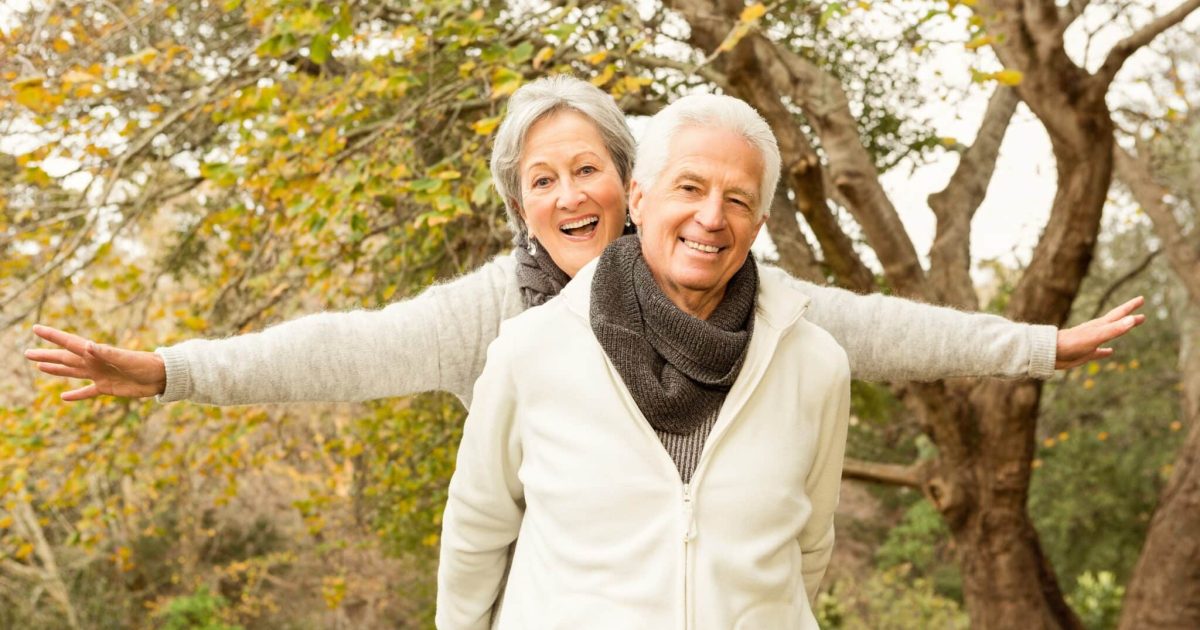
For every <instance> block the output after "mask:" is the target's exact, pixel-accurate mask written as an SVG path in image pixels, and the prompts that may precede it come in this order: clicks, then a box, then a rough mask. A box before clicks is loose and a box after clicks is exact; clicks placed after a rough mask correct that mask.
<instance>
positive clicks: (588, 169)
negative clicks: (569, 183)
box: [579, 166, 596, 175]
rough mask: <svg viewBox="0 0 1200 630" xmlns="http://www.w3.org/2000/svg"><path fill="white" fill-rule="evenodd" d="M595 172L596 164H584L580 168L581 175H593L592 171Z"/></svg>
mask: <svg viewBox="0 0 1200 630" xmlns="http://www.w3.org/2000/svg"><path fill="white" fill-rule="evenodd" d="M595 172H596V167H595V166H584V167H583V168H580V169H579V174H580V175H591V174H592V173H595Z"/></svg>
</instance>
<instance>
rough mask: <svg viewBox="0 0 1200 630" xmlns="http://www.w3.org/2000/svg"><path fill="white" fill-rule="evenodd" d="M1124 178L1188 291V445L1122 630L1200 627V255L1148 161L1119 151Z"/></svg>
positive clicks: (1184, 323) (1183, 345) (1150, 533)
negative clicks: (1198, 535)
mask: <svg viewBox="0 0 1200 630" xmlns="http://www.w3.org/2000/svg"><path fill="white" fill-rule="evenodd" d="M1114 158H1115V162H1116V171H1117V175H1118V177H1119V178H1120V180H1121V182H1122V183H1123V184H1125V186H1126V187H1127V188H1128V189H1129V190H1130V192H1131V193H1132V194H1133V197H1134V199H1135V200H1137V202H1138V204H1139V205H1140V206H1142V208H1143V209H1144V210H1145V211H1146V214H1147V215H1149V216H1150V219H1151V221H1152V224H1153V226H1154V232H1155V234H1157V235H1158V237H1159V238H1160V239H1161V240H1162V242H1163V249H1165V250H1166V254H1167V261H1168V263H1169V265H1170V267H1171V269H1172V270H1173V271H1174V272H1175V274H1176V275H1177V276H1178V277H1179V279H1180V281H1181V282H1182V283H1183V286H1184V289H1185V292H1186V293H1187V298H1188V299H1187V301H1186V305H1185V307H1184V312H1183V316H1182V317H1181V318H1180V348H1179V368H1180V370H1179V373H1180V374H1181V375H1182V378H1183V381H1182V383H1180V384H1181V385H1182V395H1181V400H1180V403H1181V405H1180V406H1181V408H1182V411H1183V417H1184V419H1185V421H1186V424H1187V426H1188V437H1187V439H1186V440H1185V441H1184V443H1183V446H1181V447H1180V449H1179V454H1178V455H1176V458H1175V463H1174V466H1173V471H1172V473H1171V478H1170V479H1169V480H1168V482H1167V486H1166V487H1165V488H1164V489H1163V492H1162V495H1161V496H1160V497H1159V500H1158V508H1157V509H1155V511H1154V517H1153V518H1152V519H1151V520H1150V528H1149V529H1148V530H1147V532H1146V542H1145V543H1144V545H1143V546H1142V553H1141V555H1140V556H1139V557H1138V562H1137V565H1136V566H1135V567H1134V569H1133V575H1132V576H1131V577H1130V579H1129V586H1128V590H1127V592H1126V595H1125V603H1124V607H1123V608H1122V611H1121V622H1120V626H1119V627H1120V628H1121V630H1133V629H1140V628H1180V629H1183V628H1198V627H1200V538H1197V536H1196V532H1200V253H1198V252H1197V249H1196V247H1195V245H1194V244H1193V240H1194V239H1192V238H1189V236H1194V235H1187V234H1185V233H1184V231H1183V226H1182V225H1180V223H1179V221H1178V220H1177V219H1176V218H1175V215H1174V213H1173V212H1172V209H1171V207H1170V206H1169V205H1168V204H1167V202H1166V201H1165V200H1164V199H1165V197H1166V195H1167V192H1168V191H1167V189H1166V188H1164V187H1163V186H1162V185H1161V184H1159V183H1158V182H1156V181H1155V179H1154V174H1153V170H1152V169H1151V167H1150V165H1149V164H1148V163H1147V162H1146V160H1145V159H1139V158H1138V157H1135V156H1133V155H1131V154H1130V153H1128V152H1126V151H1125V150H1124V149H1122V148H1120V147H1114Z"/></svg>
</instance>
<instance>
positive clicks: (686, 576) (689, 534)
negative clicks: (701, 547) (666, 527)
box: [681, 483, 696, 630]
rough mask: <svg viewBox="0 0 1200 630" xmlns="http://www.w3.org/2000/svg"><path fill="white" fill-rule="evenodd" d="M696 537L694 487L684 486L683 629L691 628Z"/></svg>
mask: <svg viewBox="0 0 1200 630" xmlns="http://www.w3.org/2000/svg"><path fill="white" fill-rule="evenodd" d="M695 537H696V520H695V518H693V507H692V487H691V484H686V483H685V484H683V610H682V611H681V613H682V618H683V628H684V630H687V629H688V628H690V627H691V625H692V624H691V615H689V614H688V612H689V609H688V601H689V592H688V588H689V587H690V586H691V575H692V554H691V542H692V539H693V538H695Z"/></svg>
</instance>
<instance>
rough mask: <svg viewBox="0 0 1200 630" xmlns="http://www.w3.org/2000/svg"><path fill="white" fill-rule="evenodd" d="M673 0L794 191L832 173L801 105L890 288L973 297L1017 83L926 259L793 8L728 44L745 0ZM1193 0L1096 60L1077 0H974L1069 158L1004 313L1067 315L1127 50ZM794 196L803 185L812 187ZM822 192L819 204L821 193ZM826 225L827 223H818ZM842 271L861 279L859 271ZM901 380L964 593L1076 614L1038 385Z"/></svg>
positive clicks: (989, 611) (1104, 180) (994, 616)
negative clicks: (1069, 43) (976, 240)
mask: <svg viewBox="0 0 1200 630" xmlns="http://www.w3.org/2000/svg"><path fill="white" fill-rule="evenodd" d="M668 4H669V5H670V6H672V7H674V8H676V9H678V10H679V11H680V12H681V13H682V14H683V15H684V16H685V17H686V19H687V20H688V22H689V25H690V26H691V35H690V38H689V41H690V42H691V43H692V44H693V45H695V46H696V47H698V48H700V49H701V50H718V49H725V50H728V54H727V55H724V56H722V57H719V58H718V59H717V60H716V61H715V63H714V68H715V69H716V70H717V71H719V72H721V76H722V78H723V79H724V81H725V83H726V84H727V85H728V87H729V90H730V91H731V92H732V93H734V94H736V95H738V96H740V97H742V98H744V99H746V100H747V101H749V102H751V103H752V104H754V105H755V106H756V107H757V108H759V110H760V111H762V112H764V113H766V115H767V116H768V118H769V120H770V122H771V123H772V126H773V127H774V128H775V129H776V131H777V133H778V134H779V135H780V136H781V139H782V140H781V145H784V147H785V154H784V163H785V165H786V166H785V168H786V169H787V170H786V171H785V173H786V175H787V177H786V181H787V184H788V185H789V186H790V187H791V188H792V189H793V191H797V190H801V191H803V190H806V188H805V183H806V182H807V183H808V186H809V188H808V189H811V187H812V185H813V184H815V183H817V182H820V183H822V184H824V182H825V181H826V178H825V177H815V176H812V175H810V176H809V177H808V178H807V179H805V178H804V175H805V173H807V172H808V171H809V170H810V169H813V168H814V167H815V166H816V165H817V164H819V163H820V162H821V161H820V160H814V159H813V157H812V155H811V150H810V149H809V148H808V147H810V146H811V144H810V143H808V142H804V141H802V140H801V139H800V138H796V139H795V140H792V139H791V138H789V135H791V136H795V135H796V134H797V133H798V131H791V130H793V129H795V130H798V129H799V128H800V123H799V121H798V120H797V117H796V114H795V113H792V112H791V111H789V110H788V109H787V108H786V106H785V104H786V103H791V104H792V105H793V106H794V107H796V108H797V109H798V110H799V114H800V115H802V116H803V121H804V122H806V123H808V124H809V125H811V127H812V129H813V131H814V133H815V135H816V137H817V138H818V139H819V140H820V146H821V148H822V150H823V153H824V164H822V166H823V167H824V168H826V169H827V170H828V178H827V179H828V181H830V182H831V183H832V184H833V186H832V189H831V190H829V191H828V193H829V195H828V196H830V197H836V198H837V199H838V200H839V201H840V202H842V203H843V204H844V206H845V208H846V209H847V210H848V211H849V212H850V214H851V215H852V216H853V217H854V219H855V221H856V222H857V223H858V225H859V226H860V227H861V228H862V231H863V234H864V236H865V238H866V240H867V242H868V243H869V244H870V246H871V249H872V250H873V251H874V253H875V255H876V256H877V257H878V259H879V260H880V262H881V264H882V266H883V270H884V277H885V279H886V281H887V282H888V284H889V285H890V287H891V288H892V289H893V290H894V291H895V292H897V293H899V294H901V295H906V296H909V297H915V298H919V299H925V300H934V299H938V300H942V301H946V302H949V303H951V304H954V305H956V306H961V307H975V306H976V303H975V299H974V297H973V296H974V294H973V289H972V287H971V285H970V281H969V275H968V273H967V271H968V268H969V267H968V262H969V259H968V258H967V256H966V255H965V254H966V252H967V251H968V240H967V238H968V232H967V230H966V229H964V228H965V226H967V225H969V222H970V217H971V215H972V213H973V212H974V209H975V208H976V207H977V206H978V203H979V200H981V199H982V191H983V190H985V189H986V183H987V182H988V181H989V180H990V176H991V166H992V165H993V164H994V160H995V153H996V151H997V149H998V147H999V139H1000V138H1001V137H1002V136H1003V129H1004V127H1005V126H1006V124H1007V120H1008V117H1009V116H1011V114H1012V111H1013V107H1014V106H1015V102H1014V101H1015V99H1014V98H1013V97H1012V95H1011V94H1008V93H1007V92H1008V90H1006V89H1002V88H1001V89H997V91H996V92H995V94H994V95H993V97H992V101H991V103H990V105H989V108H988V113H987V115H986V116H985V120H984V122H983V124H982V125H981V131H980V133H979V134H978V136H977V138H976V141H975V143H974V144H973V145H972V147H971V149H970V150H968V151H966V152H964V154H963V156H962V159H961V161H960V164H959V168H958V170H957V171H956V172H955V174H954V176H953V177H952V178H951V180H950V183H949V184H948V186H947V188H946V190H944V191H943V192H942V193H940V194H939V195H936V196H935V198H933V199H931V200H930V205H931V207H933V208H934V209H935V213H936V214H937V216H938V230H937V236H936V238H935V243H934V247H933V249H932V251H931V252H930V273H929V274H928V275H926V274H925V273H924V271H923V269H922V267H921V265H920V262H919V259H918V257H917V254H916V251H915V249H914V248H913V246H912V243H911V241H910V240H909V239H908V238H907V235H906V233H905V231H904V229H903V227H902V226H901V224H900V221H899V218H898V215H897V214H896V211H895V208H894V207H893V206H892V204H891V203H890V201H889V200H888V198H887V195H886V194H885V193H884V191H883V188H882V186H881V185H880V184H879V180H878V176H877V168H876V165H875V164H874V163H873V161H872V160H871V157H870V155H869V154H868V152H867V151H866V150H864V148H863V142H862V140H861V136H860V134H859V129H858V127H857V125H856V124H855V118H854V116H853V114H852V112H851V108H850V106H849V102H848V100H847V99H846V97H845V93H844V90H843V88H842V85H841V82H840V81H839V80H838V79H837V78H836V77H834V76H832V75H831V74H830V73H829V72H827V71H825V70H824V69H822V68H821V67H820V66H819V65H818V64H816V63H814V62H812V61H811V60H810V59H807V58H805V57H804V56H803V55H801V54H798V53H797V52H796V51H795V50H791V49H790V48H789V46H788V45H787V43H786V41H787V40H786V38H776V37H774V36H773V34H774V33H775V32H777V31H776V29H786V28H787V24H786V23H770V24H769V26H768V27H767V28H764V29H762V30H761V31H758V32H753V31H751V30H749V29H746V28H742V29H741V32H742V33H743V36H742V37H741V39H740V41H736V45H733V46H730V45H729V43H728V40H727V39H726V36H727V34H729V33H731V32H735V33H736V32H738V29H739V26H740V25H742V24H745V23H746V22H747V21H750V20H746V19H745V18H746V17H748V16H747V15H746V14H745V13H743V11H744V10H746V9H745V7H744V5H743V4H742V3H741V2H730V1H726V2H705V1H701V0H679V1H677V2H669V3H668ZM1197 7H1200V2H1195V1H1190V0H1189V1H1187V2H1183V3H1181V4H1180V5H1179V6H1178V7H1177V8H1175V9H1174V10H1172V11H1171V12H1169V13H1167V14H1164V15H1163V16H1162V17H1159V18H1156V19H1154V20H1151V21H1150V22H1148V23H1146V24H1145V25H1144V26H1142V27H1141V28H1140V29H1139V30H1137V31H1135V32H1134V33H1133V34H1131V35H1129V36H1128V37H1126V38H1125V39H1123V40H1121V41H1120V42H1119V43H1118V44H1117V45H1116V46H1114V47H1113V49H1112V50H1111V51H1110V52H1109V54H1108V56H1107V58H1106V59H1105V61H1104V62H1103V64H1102V65H1101V67H1100V69H1099V70H1098V71H1097V72H1095V73H1089V72H1088V71H1086V70H1085V69H1083V68H1081V67H1080V66H1079V65H1077V64H1076V63H1075V62H1074V61H1072V60H1071V58H1070V57H1069V56H1068V55H1067V53H1066V50H1065V48H1064V43H1063V33H1064V32H1065V31H1066V30H1067V28H1068V26H1069V25H1070V23H1071V22H1072V21H1073V20H1074V19H1075V18H1076V17H1077V16H1078V12H1079V11H1080V10H1081V9H1082V3H1079V4H1076V3H1071V4H1070V5H1069V6H1068V7H1067V8H1066V9H1060V8H1059V7H1058V6H1057V5H1055V4H1054V3H1053V2H1040V1H1034V0H1026V1H1020V0H1012V1H1008V0H995V1H986V0H981V1H979V2H977V3H970V8H969V10H970V11H971V12H972V14H973V19H975V21H976V22H975V23H976V25H977V27H978V35H979V37H981V38H984V40H983V41H985V42H986V45H988V46H989V47H990V48H991V49H992V50H994V51H995V53H996V55H997V57H998V59H999V60H1000V62H1001V63H1003V64H1004V66H1005V70H1002V71H1000V72H998V73H996V74H995V75H994V76H996V77H997V78H998V79H999V80H1001V81H1003V82H1008V83H1013V84H1015V85H1014V90H1015V93H1016V96H1017V97H1019V98H1020V100H1021V101H1022V102H1024V103H1025V104H1027V105H1028V106H1029V108H1030V109H1031V110H1032V111H1033V112H1034V114H1036V115H1037V116H1038V118H1039V119H1040V120H1041V121H1042V123H1043V124H1044V125H1045V127H1046V129H1047V131H1048V132H1049V135H1050V138H1051V143H1052V146H1053V150H1054V157H1055V161H1056V164H1057V166H1058V188H1057V191H1056V195H1055V199H1054V203H1053V206H1052V208H1051V213H1050V220H1049V222H1048V223H1047V225H1046V227H1045V231H1044V232H1043V235H1042V237H1041V239H1040V240H1039V242H1038V245H1037V247H1036V249H1035V250H1034V253H1033V256H1032V259H1031V261H1030V263H1029V265H1028V266H1027V267H1026V269H1025V271H1024V273H1023V275H1022V277H1021V279H1020V281H1019V283H1018V284H1017V286H1016V288H1015V290H1014V292H1013V294H1012V296H1011V298H1010V300H1009V303H1008V307H1007V308H1006V309H1005V314H1006V315H1007V316H1009V317H1011V318H1013V319H1016V320H1020V321H1031V322H1040V323H1049V324H1056V325H1061V324H1062V323H1063V322H1064V321H1065V320H1066V318H1067V316H1068V315H1069V313H1070V307H1071V304H1072V301H1073V300H1074V297H1075V295H1076V294H1077V293H1078V290H1079V286H1080V283H1081V282H1082V280H1083V278H1084V276H1085V275H1086V273H1087V268H1088V265H1089V263H1090V262H1091V257H1092V251H1093V249H1094V247H1095V242H1096V235H1097V233H1098V230H1099V227H1100V217H1101V212H1102V209H1103V207H1104V202H1105V197H1106V194H1107V192H1108V187H1109V183H1110V180H1111V175H1112V158H1111V151H1112V147H1113V124H1112V121H1111V116H1110V113H1109V109H1108V105H1107V103H1106V95H1107V94H1108V91H1109V86H1110V85H1111V83H1112V81H1113V79H1114V78H1115V77H1116V75H1117V72H1118V71H1119V70H1120V69H1121V67H1122V66H1123V65H1124V63H1125V61H1126V60H1127V59H1128V58H1129V56H1130V55H1131V54H1133V53H1134V52H1135V51H1137V50H1138V49H1139V48H1141V47H1142V46H1144V45H1145V44H1146V43H1148V42H1150V41H1151V40H1153V39H1154V37H1156V36H1157V35H1159V34H1160V33H1162V32H1163V31H1164V30H1166V29H1167V28H1169V27H1171V26H1173V25H1175V24H1177V23H1178V22H1180V21H1181V20H1182V19H1183V18H1184V17H1186V16H1187V15H1189V14H1190V13H1191V12H1192V11H1194V10H1195V9H1196V8H1197ZM747 11H748V10H747ZM750 17H752V18H753V19H758V17H757V16H750ZM768 33H771V34H772V36H768V35H767V34H768ZM795 196H796V198H797V199H802V198H805V197H806V195H804V194H803V193H801V192H796V193H795ZM809 196H812V195H809ZM825 196H826V195H819V197H820V198H822V199H823V198H824V197H825ZM820 205H823V204H815V206H816V207H818V209H819V206H820ZM809 225H810V226H811V227H812V229H813V231H814V232H816V233H817V234H818V238H819V240H820V242H821V245H822V248H823V250H822V251H823V252H825V253H826V255H827V256H830V254H829V252H830V251H831V248H833V247H837V245H838V244H839V243H841V244H843V245H842V247H841V248H840V249H835V250H833V251H834V252H836V253H835V254H833V255H832V259H833V260H843V259H845V260H853V259H855V258H857V255H856V254H855V253H854V252H853V251H851V250H849V249H848V248H847V247H845V243H847V241H848V239H847V238H845V237H844V235H842V236H839V235H838V234H837V231H838V230H840V228H839V227H838V225H837V224H836V222H819V221H813V220H811V219H810V220H809ZM824 230H829V231H830V232H831V233H825V234H822V231H824ZM831 266H832V265H831ZM839 267H840V269H837V270H835V275H837V276H838V278H839V280H841V279H842V278H843V277H850V278H853V277H854V275H855V274H854V272H853V267H854V264H853V262H851V263H849V264H840V265H839ZM839 272H840V273H839ZM845 282H846V284H847V286H853V287H857V286H858V285H859V282H857V281H854V280H849V281H845ZM902 394H903V398H904V400H905V402H906V403H907V404H908V405H909V406H910V407H911V408H912V409H913V411H914V412H915V413H916V415H917V416H918V417H919V418H920V419H921V422H922V423H923V425H924V427H925V430H926V432H927V433H928V434H929V435H930V436H931V437H932V439H933V441H934V442H935V444H936V445H937V447H938V449H939V455H938V457H937V460H936V462H935V464H934V465H933V466H932V468H931V469H928V468H926V469H923V470H922V472H924V473H925V474H924V475H922V477H920V478H916V477H912V476H910V481H911V482H913V483H914V484H919V485H921V486H922V487H923V488H924V489H925V491H926V492H927V494H928V495H929V496H930V498H931V499H932V500H933V501H934V503H935V505H936V506H937V507H938V509H939V510H940V511H941V513H942V514H943V516H944V517H945V518H946V521H947V524H948V525H949V527H950V531H951V533H952V536H953V537H954V540H955V542H956V543H957V546H958V548H959V550H960V557H961V563H962V570H963V581H964V594H965V598H966V603H967V606H968V610H969V611H970V614H971V618H972V621H973V622H974V624H975V625H976V626H978V627H981V628H991V627H1011V626H1020V627H1038V628H1042V627H1045V628H1056V627H1068V628H1074V627H1079V625H1080V624H1079V620H1078V618H1077V617H1076V616H1075V614H1074V613H1073V612H1072V611H1071V609H1070V608H1069V607H1068V606H1067V604H1066V602H1065V601H1064V598H1063V596H1062V592H1061V589H1060V587H1059V585H1058V581H1057V579H1056V578H1055V575H1054V572H1053V569H1052V568H1051V567H1050V565H1049V563H1048V561H1047V560H1046V558H1045V555H1044V553H1043V552H1042V549H1041V546H1040V544H1039V541H1038V537H1037V533H1036V531H1035V530H1034V528H1033V526H1032V524H1031V522H1030V520H1029V517H1028V514H1027V513H1026V509H1025V505H1026V501H1027V497H1028V487H1029V478H1030V465H1031V460H1032V454H1033V443H1034V430H1035V428H1036V420H1037V407H1038V400H1039V395H1040V385H1039V384H1038V383H1033V382H1028V381H1024V382H998V381H977V382H954V383H934V384H920V385H909V386H905V387H904V389H903V390H902ZM925 471H927V472H925ZM913 472H917V471H916V470H914V471H913Z"/></svg>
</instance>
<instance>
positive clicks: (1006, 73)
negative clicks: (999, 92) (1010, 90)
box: [992, 68, 1025, 87]
mask: <svg viewBox="0 0 1200 630" xmlns="http://www.w3.org/2000/svg"><path fill="white" fill-rule="evenodd" d="M992 78H993V79H995V80H997V81H999V82H1000V83H1001V84H1002V85H1007V86H1010V87H1011V86H1014V85H1020V84H1021V80H1022V79H1024V78H1025V73H1023V72H1021V71H1020V70H1012V69H1009V68H1005V69H1004V70H1001V71H999V72H994V73H992Z"/></svg>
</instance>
